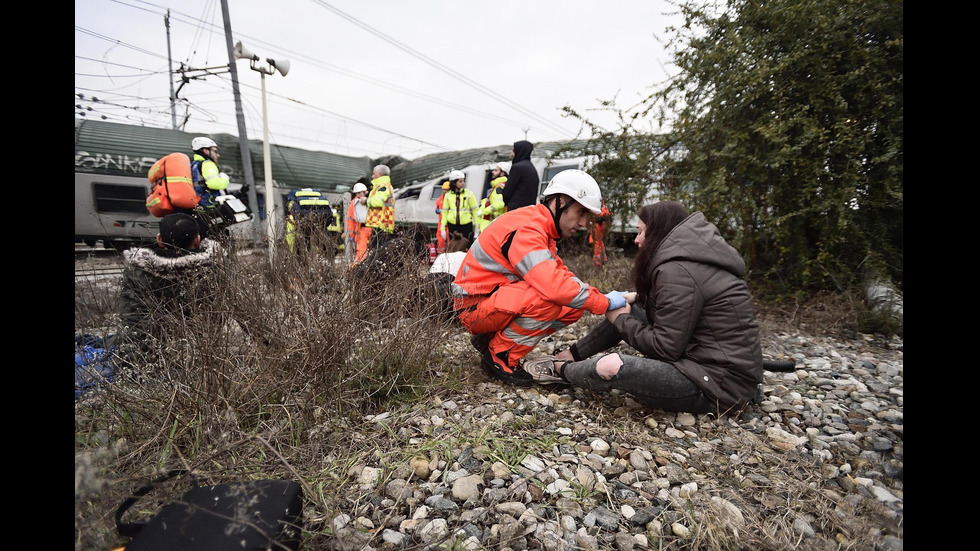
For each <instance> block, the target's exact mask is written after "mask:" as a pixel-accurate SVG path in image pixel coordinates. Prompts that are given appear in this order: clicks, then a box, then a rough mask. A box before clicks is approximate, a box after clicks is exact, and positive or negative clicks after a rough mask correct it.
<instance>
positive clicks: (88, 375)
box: [75, 335, 116, 400]
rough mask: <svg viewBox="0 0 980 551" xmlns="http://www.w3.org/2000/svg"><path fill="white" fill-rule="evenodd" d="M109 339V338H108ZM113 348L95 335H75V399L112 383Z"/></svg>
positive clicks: (113, 374)
mask: <svg viewBox="0 0 980 551" xmlns="http://www.w3.org/2000/svg"><path fill="white" fill-rule="evenodd" d="M107 339H108V337H107ZM111 353H112V348H108V349H106V346H105V340H103V339H102V338H101V337H96V336H94V335H75V399H76V400H77V399H78V398H79V397H81V396H82V395H83V394H85V393H86V392H87V391H89V390H91V389H93V388H95V387H97V386H99V385H100V384H103V383H108V382H112V380H113V378H114V377H115V374H116V371H115V369H114V368H113V366H112V358H111Z"/></svg>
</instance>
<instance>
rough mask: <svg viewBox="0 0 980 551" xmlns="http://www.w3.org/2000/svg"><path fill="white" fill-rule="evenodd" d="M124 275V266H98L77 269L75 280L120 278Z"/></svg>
mask: <svg viewBox="0 0 980 551" xmlns="http://www.w3.org/2000/svg"><path fill="white" fill-rule="evenodd" d="M122 273H123V267H122V266H98V267H95V266H93V267H86V268H75V279H76V280H79V279H104V278H113V277H120V276H122Z"/></svg>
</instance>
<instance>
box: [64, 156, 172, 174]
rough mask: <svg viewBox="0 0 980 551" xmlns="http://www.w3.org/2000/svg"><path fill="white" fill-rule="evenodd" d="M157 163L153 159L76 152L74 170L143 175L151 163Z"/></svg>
mask: <svg viewBox="0 0 980 551" xmlns="http://www.w3.org/2000/svg"><path fill="white" fill-rule="evenodd" d="M155 162H157V159H156V158H155V157H130V156H129V155H107V154H105V153H95V154H92V153H89V152H87V151H78V152H76V153H75V169H76V170H77V169H80V168H81V169H84V170H89V171H100V172H124V173H132V174H142V175H145V174H146V173H147V171H149V170H150V167H151V166H153V163H155Z"/></svg>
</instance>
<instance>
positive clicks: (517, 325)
mask: <svg viewBox="0 0 980 551" xmlns="http://www.w3.org/2000/svg"><path fill="white" fill-rule="evenodd" d="M455 309H456V312H457V313H458V314H459V320H460V322H462V324H463V327H465V328H466V329H467V330H468V331H469V332H470V333H473V334H474V335H482V334H484V333H493V334H494V335H493V337H492V338H491V339H490V353H491V354H492V355H493V357H494V361H496V362H497V363H498V364H500V365H502V366H504V367H505V368H507V369H508V370H510V371H513V369H514V368H515V367H517V366H518V365H520V362H521V360H522V359H523V358H524V356H527V355H528V353H529V352H531V351H532V350H534V347H535V346H536V345H537V344H538V341H540V340H541V339H542V338H544V337H545V336H547V335H551V334H554V332H555V331H557V330H559V329H562V328H564V327H567V326H569V325H571V324H573V323H575V322H576V321H578V320H579V319H580V318H581V317H582V315H583V314H585V310H582V309H579V308H571V307H569V306H562V305H560V304H555V303H554V302H551V301H548V300H546V299H544V298H543V297H542V296H541V295H539V294H538V292H537V291H535V290H534V289H533V288H532V287H531V286H530V285H529V284H528V283H527V282H525V281H516V282H514V283H511V284H510V285H506V286H502V287H500V288H498V289H497V290H496V291H495V292H494V293H493V294H492V295H486V296H479V297H463V298H457V299H456V300H455Z"/></svg>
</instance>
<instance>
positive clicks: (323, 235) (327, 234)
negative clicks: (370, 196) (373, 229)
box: [286, 188, 340, 259]
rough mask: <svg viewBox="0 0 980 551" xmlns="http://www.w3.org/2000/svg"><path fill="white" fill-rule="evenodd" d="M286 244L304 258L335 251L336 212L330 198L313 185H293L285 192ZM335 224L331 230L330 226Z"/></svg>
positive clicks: (332, 254) (331, 253) (338, 223)
mask: <svg viewBox="0 0 980 551" xmlns="http://www.w3.org/2000/svg"><path fill="white" fill-rule="evenodd" d="M286 209H287V210H288V214H287V216H286V244H287V245H288V246H289V251H290V252H292V253H295V254H296V255H297V256H298V257H300V258H302V259H306V258H308V257H310V256H313V255H315V254H317V253H324V254H325V255H326V257H327V258H329V259H333V258H334V255H335V254H336V253H337V243H336V238H335V237H334V236H335V235H339V231H337V230H339V228H340V222H339V216H338V215H337V213H335V212H334V206H333V205H331V204H330V199H328V198H327V196H326V194H324V193H323V192H322V191H320V190H317V189H313V188H303V189H295V190H293V191H290V192H289V194H288V195H286ZM331 226H336V230H334V231H333V232H331V230H330V227H331Z"/></svg>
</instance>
